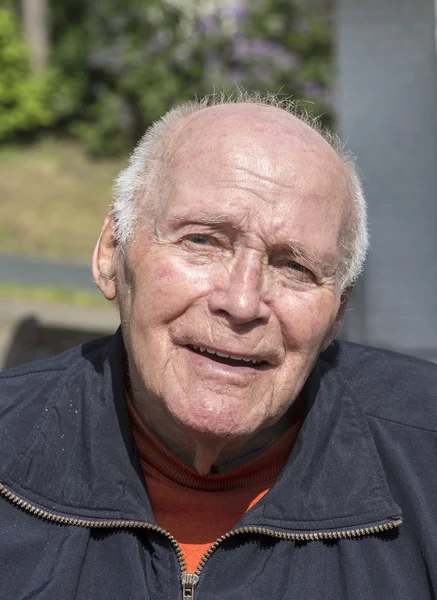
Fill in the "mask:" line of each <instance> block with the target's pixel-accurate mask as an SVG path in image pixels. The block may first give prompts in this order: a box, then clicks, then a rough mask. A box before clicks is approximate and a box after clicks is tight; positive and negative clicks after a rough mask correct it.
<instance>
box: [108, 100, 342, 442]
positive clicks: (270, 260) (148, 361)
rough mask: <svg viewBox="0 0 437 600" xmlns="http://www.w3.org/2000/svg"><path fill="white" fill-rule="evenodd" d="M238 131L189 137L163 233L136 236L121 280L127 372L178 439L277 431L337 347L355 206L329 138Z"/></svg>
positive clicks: (174, 162) (157, 228) (173, 179)
mask: <svg viewBox="0 0 437 600" xmlns="http://www.w3.org/2000/svg"><path fill="white" fill-rule="evenodd" d="M275 110H276V109H275ZM272 118H273V121H274V117H272ZM236 123H237V125H238V127H237V125H235V127H233V122H232V120H231V122H230V123H225V125H227V128H226V129H224V127H223V123H221V124H220V125H221V126H220V127H219V124H218V123H217V119H213V120H212V122H210V121H208V122H206V123H204V126H203V127H202V128H199V127H197V128H196V127H192V129H191V130H190V132H189V133H187V134H186V135H185V137H184V144H183V147H178V148H176V150H175V151H174V153H173V154H172V156H171V158H170V159H169V160H170V161H171V162H170V167H171V168H168V169H167V172H168V180H167V182H166V185H165V186H164V188H163V191H162V193H163V195H164V197H165V200H166V201H165V202H163V203H162V204H161V206H160V209H159V210H158V212H157V214H156V215H155V223H154V230H153V231H152V229H151V228H147V227H145V228H142V229H139V230H138V232H137V235H136V237H135V240H134V242H133V243H132V245H131V247H130V249H129V253H128V257H127V260H126V263H125V264H124V265H122V266H121V269H120V277H119V283H118V294H119V299H120V309H121V316H122V325H123V335H124V339H125V343H126V348H127V352H128V355H129V361H130V364H131V366H132V367H133V368H134V369H135V372H136V373H137V379H138V380H139V381H140V382H141V386H143V387H144V389H146V390H147V391H148V393H149V397H150V398H153V400H151V401H153V402H156V403H159V404H160V406H161V407H162V409H163V412H164V413H165V414H166V415H167V416H168V417H169V418H171V419H172V420H173V421H174V422H177V423H178V424H179V425H180V426H182V427H183V428H186V429H188V430H191V431H197V432H199V434H202V435H206V436H208V435H210V436H222V437H228V438H232V437H237V436H247V435H249V436H250V435H252V434H253V433H255V432H256V431H259V430H260V429H262V428H264V427H267V426H269V425H271V424H273V423H274V422H276V421H277V420H278V419H279V418H280V417H281V416H282V415H283V414H284V412H285V411H286V410H287V409H288V407H289V406H290V405H291V403H292V402H293V401H294V400H295V399H296V397H297V396H298V394H299V392H300V390H301V388H302V386H303V384H304V382H305V380H306V378H307V377H308V374H309V372H310V370H311V369H312V367H313V365H314V362H315V360H316V359H317V357H318V355H319V353H320V351H321V350H322V349H323V348H324V347H325V346H326V344H327V343H329V341H330V340H331V337H332V332H333V329H334V325H335V319H336V315H337V312H338V308H339V301H340V291H339V281H338V267H339V261H340V254H339V239H340V233H341V230H342V227H343V220H344V206H345V205H346V203H347V201H348V200H347V197H346V191H345V190H346V185H345V184H344V181H345V176H344V173H343V170H342V167H341V165H340V162H339V160H338V159H337V157H336V156H335V155H334V153H333V152H332V151H331V150H330V149H328V147H327V144H326V143H325V142H324V141H323V140H321V138H320V142H318V141H317V139H312V138H311V139H310V140H309V141H305V139H302V135H301V132H300V130H299V131H298V134H299V135H297V134H296V135H293V127H294V128H296V124H295V123H293V122H291V124H290V126H289V129H290V131H288V130H287V124H285V125H284V122H283V118H282V116H281V119H280V122H279V123H278V124H277V130H278V134H277V135H273V134H274V131H273V133H272V130H273V129H274V127H275V122H273V124H271V125H270V126H269V128H257V127H253V126H246V125H243V124H242V123H241V120H240V121H238V119H237V121H236ZM217 128H218V129H219V132H220V133H217ZM208 129H209V131H208ZM207 131H208V133H209V135H207ZM223 131H226V132H227V134H226V135H224V134H223ZM280 135H282V138H283V139H282V145H279V144H278V136H280ZM314 135H316V134H314ZM211 140H213V141H211ZM214 140H215V142H214Z"/></svg>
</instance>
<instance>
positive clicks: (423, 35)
mask: <svg viewBox="0 0 437 600" xmlns="http://www.w3.org/2000/svg"><path fill="white" fill-rule="evenodd" d="M337 40H338V52H337V59H338V63H337V65H338V88H337V89H338V96H337V107H336V108H337V115H338V122H339V129H340V134H341V136H342V138H343V139H345V140H346V141H347V145H348V147H349V148H350V149H351V150H352V151H353V152H354V153H355V154H356V155H357V157H358V164H359V166H360V168H361V170H362V172H363V174H364V181H365V191H366V194H367V197H368V201H369V216H370V227H371V236H372V237H371V253H370V256H369V260H368V264H367V267H366V271H365V274H364V277H363V279H362V281H360V283H359V285H358V286H357V290H356V293H355V298H354V301H353V303H352V310H351V311H348V314H347V320H346V323H345V329H344V332H343V334H344V335H343V337H347V338H349V339H352V340H354V341H360V342H363V343H369V344H372V345H376V346H381V347H386V348H394V349H397V350H400V351H402V352H407V353H410V354H416V355H419V356H423V357H425V358H430V359H432V360H437V241H436V239H437V176H436V165H437V124H436V123H437V119H436V109H437V64H436V63H437V61H436V40H435V6H434V0H366V1H363V0H338V3H337Z"/></svg>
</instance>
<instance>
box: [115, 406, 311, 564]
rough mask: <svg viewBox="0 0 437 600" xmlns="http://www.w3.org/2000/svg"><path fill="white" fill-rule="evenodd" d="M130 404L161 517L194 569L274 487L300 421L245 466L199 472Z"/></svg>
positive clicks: (153, 499) (149, 485) (152, 496)
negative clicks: (156, 434) (220, 538)
mask: <svg viewBox="0 0 437 600" xmlns="http://www.w3.org/2000/svg"><path fill="white" fill-rule="evenodd" d="M127 403H128V407H129V414H130V418H131V423H132V428H133V435H134V439H135V443H136V445H137V448H138V453H139V457H140V461H141V466H142V469H143V472H144V477H145V480H146V485H147V490H148V493H149V497H150V501H151V504H152V508H153V512H154V515H155V519H156V521H157V523H158V524H159V525H160V526H161V527H163V528H164V529H166V530H167V531H168V532H169V533H171V535H172V536H173V537H174V538H175V539H176V540H177V542H178V544H179V546H180V547H181V549H182V551H183V554H184V557H185V562H186V565H187V571H188V572H189V573H194V572H195V570H196V568H197V566H198V564H199V562H200V560H201V558H202V556H203V555H204V554H205V552H206V551H207V550H208V549H209V548H210V547H211V546H212V544H213V543H214V542H215V541H216V540H217V538H219V537H220V536H222V535H223V534H225V533H227V532H228V531H230V530H231V529H232V528H233V527H234V526H235V525H236V524H237V523H238V521H239V520H240V519H241V517H242V516H243V515H244V513H246V512H247V511H248V510H249V509H250V508H251V507H252V506H253V505H254V504H256V502H258V500H260V499H261V498H262V497H263V496H264V494H266V493H267V492H268V491H269V488H270V487H271V485H272V484H273V483H274V482H275V480H276V479H277V477H278V475H279V474H280V472H281V471H282V469H283V468H284V466H285V463H286V461H287V459H288V457H289V455H290V452H291V449H292V447H293V444H294V441H295V439H296V436H297V434H298V431H299V428H300V421H298V422H296V423H295V424H293V425H292V426H291V427H290V428H289V429H288V431H287V432H286V433H285V434H284V435H283V436H282V437H280V438H279V439H278V440H277V441H276V442H275V443H274V444H273V445H272V446H270V448H268V449H267V450H266V451H265V452H263V453H262V454H260V455H259V456H257V457H256V458H254V459H253V460H251V461H250V462H248V463H246V464H245V465H243V466H242V467H239V468H237V469H234V470H233V471H229V472H227V473H222V474H209V475H199V473H197V471H195V470H194V469H193V468H191V467H189V466H187V465H185V464H184V463H183V462H182V461H180V460H179V459H178V458H177V457H176V456H175V455H174V454H172V453H171V452H170V451H169V450H167V448H166V447H165V446H163V444H161V442H159V441H158V440H157V439H156V437H155V436H154V435H153V434H152V433H151V432H150V431H149V430H148V429H147V427H146V426H145V425H144V423H143V422H142V421H141V419H140V417H139V416H138V414H137V413H136V411H135V409H134V408H133V406H132V403H131V402H130V401H129V400H128V401H127Z"/></svg>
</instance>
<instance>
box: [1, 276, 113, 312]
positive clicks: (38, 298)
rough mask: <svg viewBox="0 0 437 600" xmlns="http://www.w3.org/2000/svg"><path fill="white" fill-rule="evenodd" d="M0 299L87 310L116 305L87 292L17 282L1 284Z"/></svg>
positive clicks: (106, 308)
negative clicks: (78, 307) (61, 305)
mask: <svg viewBox="0 0 437 600" xmlns="http://www.w3.org/2000/svg"><path fill="white" fill-rule="evenodd" d="M0 298H7V299H9V300H11V299H13V298H17V299H20V298H22V299H25V300H30V301H32V302H41V303H44V304H67V305H69V306H80V307H85V308H100V309H103V310H111V309H113V308H114V306H115V304H114V305H113V304H110V303H109V302H107V301H106V300H105V299H104V298H103V296H102V295H100V294H97V293H93V292H91V291H87V290H77V289H73V288H66V287H57V286H32V285H23V284H20V283H15V282H3V281H2V282H0Z"/></svg>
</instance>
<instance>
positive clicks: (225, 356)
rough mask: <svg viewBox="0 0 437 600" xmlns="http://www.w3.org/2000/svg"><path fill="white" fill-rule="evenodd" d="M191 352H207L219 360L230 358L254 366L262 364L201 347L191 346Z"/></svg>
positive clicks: (251, 359) (250, 359) (254, 360)
mask: <svg viewBox="0 0 437 600" xmlns="http://www.w3.org/2000/svg"><path fill="white" fill-rule="evenodd" d="M191 347H192V348H193V350H200V352H208V354H217V356H220V357H221V358H232V359H233V360H243V361H244V362H247V363H253V364H254V365H256V364H258V363H260V362H262V361H259V360H256V359H253V358H244V356H238V355H237V354H226V353H225V352H220V351H219V350H214V349H213V348H204V347H203V346H194V345H191Z"/></svg>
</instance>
